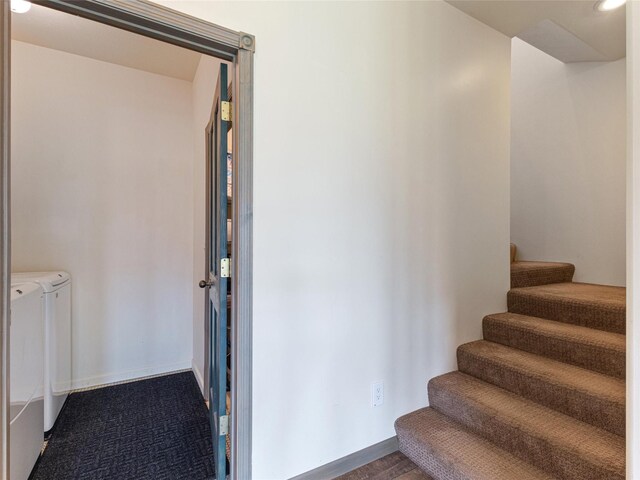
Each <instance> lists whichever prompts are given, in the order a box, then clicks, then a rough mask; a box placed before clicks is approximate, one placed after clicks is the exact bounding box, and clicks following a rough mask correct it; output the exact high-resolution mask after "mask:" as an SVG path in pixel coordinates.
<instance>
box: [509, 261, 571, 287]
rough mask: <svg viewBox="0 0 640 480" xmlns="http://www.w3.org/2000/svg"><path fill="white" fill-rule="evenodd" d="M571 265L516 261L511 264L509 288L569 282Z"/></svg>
mask: <svg viewBox="0 0 640 480" xmlns="http://www.w3.org/2000/svg"><path fill="white" fill-rule="evenodd" d="M575 270H576V268H575V267H574V266H573V265H572V264H571V263H559V262H531V261H517V262H514V263H512V264H511V288H520V287H530V286H538V285H546V284H553V283H564V282H571V280H572V279H573V274H574V272H575Z"/></svg>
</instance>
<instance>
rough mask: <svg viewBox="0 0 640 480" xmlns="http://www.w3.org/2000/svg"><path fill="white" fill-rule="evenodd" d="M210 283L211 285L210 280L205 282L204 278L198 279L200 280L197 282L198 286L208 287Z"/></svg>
mask: <svg viewBox="0 0 640 480" xmlns="http://www.w3.org/2000/svg"><path fill="white" fill-rule="evenodd" d="M212 285H213V283H211V282H207V281H206V280H200V281H199V282H198V286H199V287H200V288H206V287H210V286H212Z"/></svg>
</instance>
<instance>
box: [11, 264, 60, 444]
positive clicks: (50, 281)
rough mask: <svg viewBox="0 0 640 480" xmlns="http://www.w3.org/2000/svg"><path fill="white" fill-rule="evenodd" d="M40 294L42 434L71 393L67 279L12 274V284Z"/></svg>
mask: <svg viewBox="0 0 640 480" xmlns="http://www.w3.org/2000/svg"><path fill="white" fill-rule="evenodd" d="M25 282H32V283H37V284H38V285H40V287H42V290H43V291H44V338H45V342H44V431H45V432H48V431H49V430H51V429H52V428H53V424H54V423H55V421H56V418H58V414H59V413H60V410H61V409H62V406H63V405H64V402H65V400H66V399H67V396H68V395H69V391H70V390H71V276H70V275H69V274H68V273H67V272H28V273H27V272H25V273H12V274H11V283H12V285H16V284H21V283H25Z"/></svg>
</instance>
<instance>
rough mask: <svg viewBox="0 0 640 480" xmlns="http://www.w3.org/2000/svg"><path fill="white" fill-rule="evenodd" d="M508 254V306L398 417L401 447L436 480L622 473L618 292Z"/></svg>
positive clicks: (565, 268)
mask: <svg viewBox="0 0 640 480" xmlns="http://www.w3.org/2000/svg"><path fill="white" fill-rule="evenodd" d="M515 254H516V251H515V247H514V246H512V247H511V261H512V263H511V290H510V291H509V293H508V296H507V303H508V309H509V311H508V312H506V313H498V314H493V315H488V316H487V317H485V318H484V320H483V324H482V326H483V334H484V335H483V336H484V339H483V340H479V341H476V342H472V343H468V344H465V345H461V346H460V347H459V348H458V355H457V357H458V371H456V372H451V373H447V374H445V375H441V376H439V377H436V378H433V379H432V380H431V381H429V384H428V394H429V404H430V406H429V407H428V408H423V409H421V410H418V411H415V412H412V413H410V414H408V415H405V416H403V417H400V418H399V419H398V420H397V421H396V432H397V434H398V440H399V445H400V451H401V452H402V453H404V454H405V455H406V456H407V457H409V458H410V459H411V460H413V462H415V463H416V464H417V465H418V466H419V467H420V468H422V469H423V470H424V471H425V472H426V473H427V474H429V475H431V476H432V477H433V478H434V480H465V479H469V480H471V479H473V480H529V479H531V480H533V479H536V480H540V479H545V480H547V479H548V480H551V479H567V480H624V478H625V439H624V434H625V382H624V375H625V289H624V288H622V287H610V286H604V285H591V284H583V283H572V279H573V274H574V270H575V269H574V266H573V265H571V264H568V263H548V262H518V261H515Z"/></svg>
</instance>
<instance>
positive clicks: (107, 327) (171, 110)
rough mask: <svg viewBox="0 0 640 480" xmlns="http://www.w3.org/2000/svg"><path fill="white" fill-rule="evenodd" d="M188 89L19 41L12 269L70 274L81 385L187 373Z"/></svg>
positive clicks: (14, 48) (14, 74)
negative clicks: (161, 374)
mask: <svg viewBox="0 0 640 480" xmlns="http://www.w3.org/2000/svg"><path fill="white" fill-rule="evenodd" d="M192 159H193V143H192V109H191V83H190V82H186V81H182V80H177V79H172V78H169V77H163V76H159V75H155V74H151V73H147V72H143V71H139V70H134V69H131V68H126V67H121V66H117V65H114V64H109V63H104V62H100V61H97V60H92V59H88V58H84V57H79V56H75V55H71V54H68V53H63V52H59V51H55V50H49V49H45V48H42V47H36V46H33V45H29V44H25V43H20V42H13V43H12V168H13V173H12V189H13V192H12V201H13V209H12V214H13V218H12V230H13V245H12V247H13V267H14V269H15V270H17V271H20V270H22V271H24V270H58V269H62V270H67V271H69V272H70V273H71V275H72V277H73V282H74V283H73V294H72V296H73V307H72V308H73V342H72V343H73V368H74V377H75V378H76V385H77V386H84V385H94V384H100V383H105V382H109V381H114V380H120V379H125V378H135V377H138V376H143V375H148V374H153V373H159V372H165V371H171V370H175V369H179V368H189V367H190V366H191V358H192V328H193V327H192V316H193V309H192V298H193V281H192V280H193V163H192Z"/></svg>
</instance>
